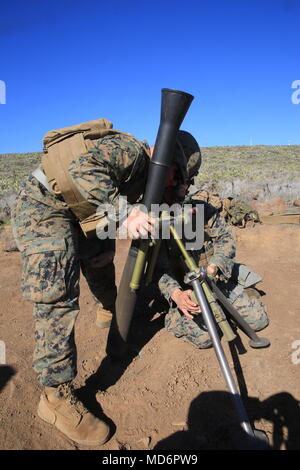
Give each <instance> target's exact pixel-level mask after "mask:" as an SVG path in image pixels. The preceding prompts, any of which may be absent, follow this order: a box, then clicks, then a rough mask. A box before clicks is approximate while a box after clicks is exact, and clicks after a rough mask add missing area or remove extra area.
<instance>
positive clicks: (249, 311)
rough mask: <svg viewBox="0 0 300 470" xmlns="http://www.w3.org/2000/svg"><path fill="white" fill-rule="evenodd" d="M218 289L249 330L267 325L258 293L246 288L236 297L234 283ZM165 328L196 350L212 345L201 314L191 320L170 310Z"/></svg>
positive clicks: (173, 309)
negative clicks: (249, 327) (248, 326)
mask: <svg viewBox="0 0 300 470" xmlns="http://www.w3.org/2000/svg"><path fill="white" fill-rule="evenodd" d="M219 287H220V288H221V290H222V292H223V294H225V295H226V297H227V298H228V300H229V301H230V303H231V304H232V305H233V306H234V307H235V308H236V310H237V311H238V313H239V314H240V315H241V316H242V317H243V319H244V320H246V322H247V323H248V324H249V325H250V326H251V328H253V329H254V330H255V331H259V330H262V329H263V328H265V327H266V326H267V325H268V323H269V321H268V316H267V312H266V309H265V307H264V305H263V304H262V302H261V300H260V298H259V297H260V296H259V293H258V291H256V290H255V289H252V288H248V289H244V290H241V292H240V293H239V294H238V295H236V294H234V290H235V289H236V284H235V283H234V282H229V283H228V284H226V288H225V285H224V284H223V286H221V285H220V286H219ZM222 287H223V288H222ZM165 326H166V329H167V330H168V331H170V332H171V333H173V334H174V335H175V336H176V337H177V338H182V339H184V340H185V341H188V342H190V343H193V344H194V345H195V346H196V347H197V348H201V349H204V348H209V347H210V346H211V345H212V342H211V339H210V337H209V334H208V332H207V329H206V327H205V324H204V321H203V317H202V315H201V314H199V315H194V318H193V319H189V318H187V317H185V316H184V315H183V314H182V313H180V312H179V311H178V310H177V308H172V309H170V311H169V312H168V313H167V315H166V318H165Z"/></svg>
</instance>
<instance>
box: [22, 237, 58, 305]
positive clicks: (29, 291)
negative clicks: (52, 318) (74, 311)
mask: <svg viewBox="0 0 300 470" xmlns="http://www.w3.org/2000/svg"><path fill="white" fill-rule="evenodd" d="M22 255H23V259H24V265H23V272H22V291H23V295H24V297H25V299H27V300H31V301H32V302H36V303H46V304H47V303H55V302H57V301H59V300H60V299H61V298H62V297H63V296H64V295H66V284H65V269H64V264H65V258H66V244H65V241H64V240H58V239H54V238H42V239H40V240H35V241H33V242H31V243H30V245H28V246H26V247H25V249H24V251H23V253H22Z"/></svg>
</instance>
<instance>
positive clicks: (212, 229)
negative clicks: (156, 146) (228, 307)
mask: <svg viewBox="0 0 300 470" xmlns="http://www.w3.org/2000/svg"><path fill="white" fill-rule="evenodd" d="M185 202H187V203H191V202H192V203H193V204H194V206H195V208H196V207H197V205H203V206H204V224H205V225H204V245H203V247H202V248H201V250H195V251H193V252H191V254H192V256H193V258H194V260H195V262H196V263H197V265H198V266H209V265H210V264H215V265H216V266H217V269H218V271H217V274H218V280H216V283H217V286H218V287H219V288H220V289H221V291H222V292H223V294H225V296H226V297H227V298H228V300H229V302H230V303H231V304H232V305H233V306H234V307H235V308H236V310H237V311H238V313H239V314H240V315H241V316H242V317H243V318H244V320H245V321H247V323H248V324H249V325H250V326H251V327H252V328H253V329H254V330H255V331H259V330H261V329H263V328H265V327H266V326H267V325H268V316H267V312H266V309H265V307H264V305H263V303H262V302H261V296H260V294H259V292H258V290H256V289H255V284H256V283H257V282H259V281H260V280H261V277H260V276H259V275H258V274H256V273H254V272H253V271H251V270H250V269H249V268H247V267H246V266H245V265H242V264H238V263H235V253H236V246H235V241H234V238H233V235H232V231H231V227H230V225H229V224H227V223H226V222H225V219H224V218H223V217H222V216H221V215H220V214H219V211H218V210H217V209H216V208H215V207H213V206H212V205H210V204H208V203H206V202H204V201H193V200H191V199H189V198H187V199H186V201H185ZM163 243H164V246H163V247H162V249H161V253H160V260H159V263H158V270H157V273H156V279H157V283H158V287H159V289H160V291H161V293H162V294H163V296H164V297H165V299H167V300H168V302H169V304H170V309H169V311H168V313H167V314H166V317H165V327H166V329H167V330H168V331H169V332H171V333H172V334H173V335H175V336H176V337H178V338H183V339H184V340H186V341H188V342H190V343H192V344H194V345H195V346H196V347H198V348H208V347H210V346H211V345H212V342H211V339H210V337H209V334H208V332H207V329H206V327H205V324H204V321H203V318H202V315H201V313H200V314H197V315H194V316H193V319H190V318H188V317H187V316H185V315H184V314H183V313H182V312H181V311H180V310H179V309H178V308H177V307H176V304H175V303H174V302H173V301H172V299H171V295H172V293H173V292H174V290H175V289H177V288H180V289H183V290H187V289H190V287H188V288H187V286H186V285H185V284H184V281H183V278H184V270H183V265H182V263H181V261H180V258H181V254H180V251H179V249H178V248H177V246H176V244H175V242H174V241H173V240H170V241H164V242H163ZM161 273H163V274H161Z"/></svg>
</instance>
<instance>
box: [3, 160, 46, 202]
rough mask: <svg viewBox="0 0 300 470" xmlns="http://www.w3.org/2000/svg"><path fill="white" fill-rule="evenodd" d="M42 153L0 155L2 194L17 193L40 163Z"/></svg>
mask: <svg viewBox="0 0 300 470" xmlns="http://www.w3.org/2000/svg"><path fill="white" fill-rule="evenodd" d="M41 155H42V153H37V152H36V153H8V154H3V155H0V194H1V195H3V194H8V193H16V192H17V191H18V189H19V186H20V182H21V181H22V180H23V179H24V178H26V176H27V175H29V173H30V172H31V171H33V170H34V169H35V168H36V167H37V166H38V165H39V163H40V160H41Z"/></svg>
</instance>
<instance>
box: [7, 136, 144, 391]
mask: <svg viewBox="0 0 300 470" xmlns="http://www.w3.org/2000/svg"><path fill="white" fill-rule="evenodd" d="M147 162H148V156H147V154H146V151H145V149H144V147H143V146H142V145H141V146H140V147H139V145H138V144H137V142H136V141H135V140H131V139H130V138H128V137H125V136H123V135H122V136H120V135H115V136H107V137H104V138H102V139H100V140H99V141H98V143H97V146H96V147H95V148H94V149H92V150H90V151H89V152H87V153H86V154H85V155H82V156H81V157H80V158H79V159H78V160H77V161H74V162H72V163H71V165H70V167H69V173H70V174H71V176H72V178H73V180H74V182H75V184H76V186H77V187H78V189H79V190H80V191H81V193H82V195H83V196H84V197H85V198H86V199H88V200H89V202H91V203H92V204H94V205H95V211H96V209H97V205H99V204H105V203H113V204H114V205H115V206H117V202H118V198H119V189H120V186H121V185H122V184H123V183H124V181H129V180H130V181H131V182H132V184H133V186H134V181H135V180H136V179H137V180H138V181H139V183H140V181H141V175H145V174H146V167H147V164H148V163H147ZM123 194H124V193H123ZM12 221H13V229H14V235H15V238H16V241H17V244H18V247H19V249H20V251H21V255H22V258H23V272H22V291H23V294H24V297H25V298H26V299H27V300H31V301H33V302H34V303H35V306H34V311H33V315H34V318H35V351H34V357H33V367H34V370H35V371H36V372H37V374H38V380H39V382H40V383H41V384H42V385H43V386H49V387H51V386H54V385H57V384H60V383H64V382H67V381H70V380H72V379H73V378H74V377H75V376H76V372H77V371H76V345H75V341H74V324H75V320H76V317H77V315H78V312H79V305H78V298H79V277H80V268H81V270H82V273H83V275H84V276H85V277H86V280H87V282H88V285H89V288H90V290H91V292H92V294H93V296H94V298H95V300H96V301H97V302H98V303H99V304H100V305H101V306H103V308H105V309H108V310H111V309H113V308H114V304H115V297H116V286H115V271H114V264H113V262H110V263H109V264H107V265H106V266H104V267H101V268H93V267H92V259H93V258H94V256H97V255H99V254H100V253H106V252H108V251H114V250H115V241H114V240H99V239H98V238H94V239H86V238H85V236H84V235H83V233H82V232H81V229H80V227H79V224H78V220H77V219H76V217H75V216H74V215H73V213H72V212H71V210H70V209H69V208H68V206H67V204H66V203H65V202H64V200H63V198H62V197H61V196H57V195H54V194H52V193H51V192H49V191H48V190H47V189H46V188H45V187H44V186H43V185H42V184H41V183H40V182H39V181H38V180H37V179H36V178H35V177H33V176H32V175H31V176H29V178H28V179H27V180H26V181H25V182H24V183H23V184H22V187H21V190H20V193H19V195H18V197H17V200H16V203H15V207H14V210H13V217H12Z"/></svg>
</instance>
